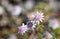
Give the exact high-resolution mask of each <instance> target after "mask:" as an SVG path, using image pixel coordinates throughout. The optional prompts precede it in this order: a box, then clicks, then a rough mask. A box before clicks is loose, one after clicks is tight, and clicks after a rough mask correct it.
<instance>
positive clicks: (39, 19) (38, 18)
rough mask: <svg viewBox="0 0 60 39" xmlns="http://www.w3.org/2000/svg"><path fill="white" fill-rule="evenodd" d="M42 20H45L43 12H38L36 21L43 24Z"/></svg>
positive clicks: (35, 17) (35, 16)
mask: <svg viewBox="0 0 60 39" xmlns="http://www.w3.org/2000/svg"><path fill="white" fill-rule="evenodd" d="M42 20H44V16H43V13H42V12H37V13H36V14H35V15H34V21H35V22H36V23H38V24H39V22H42Z"/></svg>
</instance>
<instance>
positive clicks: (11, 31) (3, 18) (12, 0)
mask: <svg viewBox="0 0 60 39" xmlns="http://www.w3.org/2000/svg"><path fill="white" fill-rule="evenodd" d="M37 11H38V12H40V11H42V12H43V14H44V20H43V21H42V22H41V23H40V24H37V25H36V26H35V28H34V29H33V30H31V29H30V30H29V31H27V32H23V33H24V34H23V33H22V32H21V33H20V31H19V29H18V27H19V26H21V25H22V24H23V23H24V24H25V25H26V24H27V22H29V20H32V19H33V17H32V14H35V13H36V12H37ZM22 30H24V29H22ZM0 39H60V0H0Z"/></svg>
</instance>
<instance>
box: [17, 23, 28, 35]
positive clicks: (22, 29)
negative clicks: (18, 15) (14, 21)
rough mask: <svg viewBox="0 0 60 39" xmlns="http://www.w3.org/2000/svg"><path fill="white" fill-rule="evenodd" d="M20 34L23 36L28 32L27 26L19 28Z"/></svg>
mask: <svg viewBox="0 0 60 39" xmlns="http://www.w3.org/2000/svg"><path fill="white" fill-rule="evenodd" d="M18 29H19V33H21V34H22V35H23V34H24V33H25V32H26V31H27V30H28V28H27V25H24V24H22V26H20V27H18Z"/></svg>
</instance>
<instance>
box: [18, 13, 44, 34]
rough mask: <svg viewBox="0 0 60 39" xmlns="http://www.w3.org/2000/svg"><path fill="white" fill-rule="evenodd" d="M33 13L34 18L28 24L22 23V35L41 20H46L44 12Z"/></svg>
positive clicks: (20, 28) (32, 28) (20, 27)
mask: <svg viewBox="0 0 60 39" xmlns="http://www.w3.org/2000/svg"><path fill="white" fill-rule="evenodd" d="M32 15H33V19H32V20H30V21H28V22H27V24H26V25H24V24H22V26H19V27H18V29H19V33H21V34H22V35H23V34H24V33H25V32H26V31H28V30H34V28H36V27H35V25H36V24H40V22H42V21H43V20H44V16H43V13H42V12H36V13H35V14H32Z"/></svg>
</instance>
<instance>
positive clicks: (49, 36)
mask: <svg viewBox="0 0 60 39" xmlns="http://www.w3.org/2000/svg"><path fill="white" fill-rule="evenodd" d="M45 35H46V36H45V38H46V39H47V38H48V39H51V38H52V37H53V36H52V35H51V33H49V32H48V31H46V32H45Z"/></svg>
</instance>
